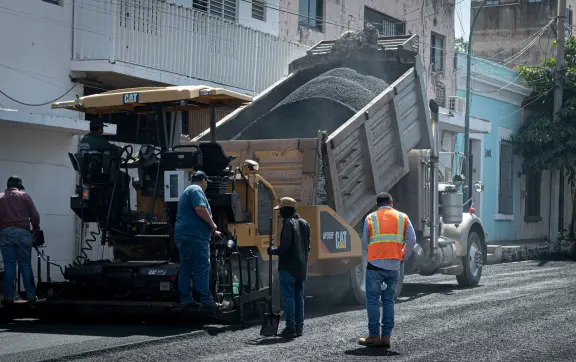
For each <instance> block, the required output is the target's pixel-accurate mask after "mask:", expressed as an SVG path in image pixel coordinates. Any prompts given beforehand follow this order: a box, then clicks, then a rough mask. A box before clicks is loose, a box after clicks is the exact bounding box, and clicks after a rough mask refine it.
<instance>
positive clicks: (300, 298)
mask: <svg viewBox="0 0 576 362" xmlns="http://www.w3.org/2000/svg"><path fill="white" fill-rule="evenodd" d="M274 209H275V210H280V215H281V216H282V218H283V223H282V231H281V233H280V245H279V246H278V247H269V248H268V255H278V273H279V275H280V291H281V293H282V298H283V302H284V315H285V316H286V328H285V329H284V330H283V331H282V332H281V335H282V337H284V338H294V337H300V336H301V335H302V333H303V328H304V282H305V281H306V275H307V274H308V255H309V254H310V225H309V224H308V222H306V220H304V219H302V218H301V217H300V215H298V214H297V213H296V200H294V199H293V198H290V197H283V198H281V199H280V204H279V205H278V206H276V207H275V208H274Z"/></svg>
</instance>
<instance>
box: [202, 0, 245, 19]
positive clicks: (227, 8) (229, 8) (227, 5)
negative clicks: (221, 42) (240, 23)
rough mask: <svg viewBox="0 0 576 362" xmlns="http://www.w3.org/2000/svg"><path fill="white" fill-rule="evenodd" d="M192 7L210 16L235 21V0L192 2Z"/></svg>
mask: <svg viewBox="0 0 576 362" xmlns="http://www.w3.org/2000/svg"><path fill="white" fill-rule="evenodd" d="M192 7H193V8H194V9H196V10H200V11H204V12H206V13H208V14H210V15H214V16H217V17H220V18H224V19H226V20H231V21H236V0H193V1H192Z"/></svg>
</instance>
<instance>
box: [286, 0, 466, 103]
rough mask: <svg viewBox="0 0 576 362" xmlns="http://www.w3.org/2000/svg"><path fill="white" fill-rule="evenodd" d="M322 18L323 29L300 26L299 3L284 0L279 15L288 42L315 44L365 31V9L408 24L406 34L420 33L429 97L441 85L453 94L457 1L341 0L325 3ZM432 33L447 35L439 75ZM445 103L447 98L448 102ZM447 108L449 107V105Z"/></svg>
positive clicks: (446, 92) (295, 0)
mask: <svg viewBox="0 0 576 362" xmlns="http://www.w3.org/2000/svg"><path fill="white" fill-rule="evenodd" d="M324 1H325V3H324V9H323V17H324V19H325V23H324V30H323V31H316V30H313V29H310V28H308V27H305V26H301V25H298V16H297V15H295V14H298V7H299V1H297V0H281V1H280V7H281V8H282V9H283V10H286V11H284V12H282V13H281V14H280V36H281V37H284V38H287V39H289V40H293V41H297V42H300V43H305V44H309V45H313V44H315V43H317V42H318V41H320V40H323V39H336V38H338V37H339V36H340V35H341V34H342V33H343V32H345V31H346V30H348V29H349V28H348V27H350V29H358V28H362V27H363V25H364V6H368V7H370V8H372V9H374V10H377V11H380V12H382V13H385V14H386V15H388V16H391V17H393V18H396V19H398V20H400V21H404V22H406V27H405V28H406V33H407V34H417V35H419V37H420V42H421V46H420V51H421V52H422V60H423V64H424V70H425V72H426V75H427V77H426V85H427V88H428V97H429V98H434V97H435V94H436V87H435V84H437V82H442V83H443V84H444V87H445V89H446V90H445V94H446V98H447V97H448V96H450V95H453V94H454V89H455V88H454V82H453V77H454V74H453V69H454V62H453V49H454V2H453V1H442V0H430V1H422V0H404V1H401V0H387V1H377V0H366V1H346V2H345V1H341V0H324ZM431 32H436V33H438V34H440V35H443V36H445V44H444V47H445V49H446V52H445V59H444V64H445V70H444V72H442V73H440V74H432V72H431V69H430V45H431V44H430V43H431V36H432V34H431ZM446 102H448V101H447V99H446ZM446 106H447V104H446Z"/></svg>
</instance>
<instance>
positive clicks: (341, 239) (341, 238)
mask: <svg viewBox="0 0 576 362" xmlns="http://www.w3.org/2000/svg"><path fill="white" fill-rule="evenodd" d="M335 234H336V249H346V244H347V240H346V236H347V234H348V232H347V231H336V233H335Z"/></svg>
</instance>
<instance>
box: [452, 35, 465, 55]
mask: <svg viewBox="0 0 576 362" xmlns="http://www.w3.org/2000/svg"><path fill="white" fill-rule="evenodd" d="M454 47H455V48H456V51H457V52H461V53H468V42H467V41H466V40H464V37H460V38H456V39H455V40H454Z"/></svg>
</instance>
